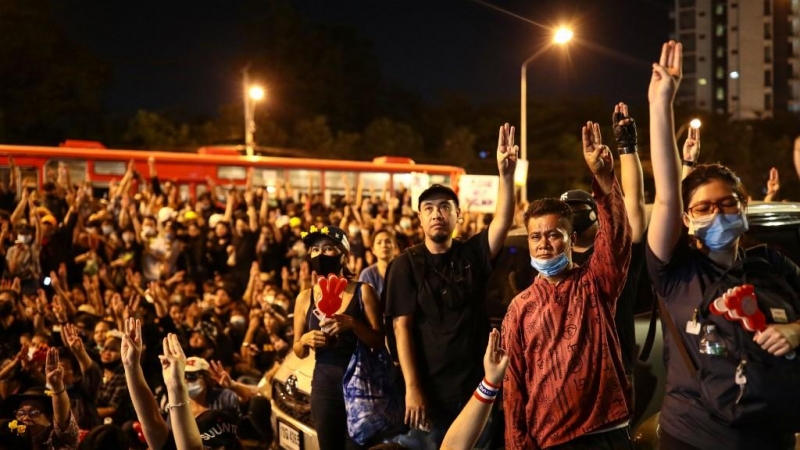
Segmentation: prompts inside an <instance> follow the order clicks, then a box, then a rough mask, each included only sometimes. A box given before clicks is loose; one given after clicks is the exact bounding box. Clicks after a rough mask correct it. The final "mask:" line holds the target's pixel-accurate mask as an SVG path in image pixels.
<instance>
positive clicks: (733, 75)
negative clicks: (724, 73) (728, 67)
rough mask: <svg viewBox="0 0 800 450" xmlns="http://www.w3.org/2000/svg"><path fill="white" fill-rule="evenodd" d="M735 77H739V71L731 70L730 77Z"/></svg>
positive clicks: (733, 78)
mask: <svg viewBox="0 0 800 450" xmlns="http://www.w3.org/2000/svg"><path fill="white" fill-rule="evenodd" d="M737 78H739V72H737V71H735V70H734V71H733V72H731V79H732V80H735V79H737Z"/></svg>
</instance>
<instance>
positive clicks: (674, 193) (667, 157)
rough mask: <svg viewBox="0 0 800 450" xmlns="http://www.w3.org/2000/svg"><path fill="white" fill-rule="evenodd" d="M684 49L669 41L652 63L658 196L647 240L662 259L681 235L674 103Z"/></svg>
mask: <svg viewBox="0 0 800 450" xmlns="http://www.w3.org/2000/svg"><path fill="white" fill-rule="evenodd" d="M682 57H683V48H682V46H681V44H680V43H677V44H676V43H675V42H674V41H670V42H668V43H666V44H664V46H663V47H662V49H661V58H660V60H659V62H658V63H656V64H653V76H652V78H651V79H650V88H649V90H648V94H647V97H648V100H649V101H650V158H651V159H652V161H653V178H654V180H655V188H656V198H655V202H653V213H652V216H651V220H650V223H651V225H650V229H649V231H648V234H647V243H648V245H649V246H650V248H651V249H652V251H653V254H654V255H655V256H656V257H657V258H658V259H659V260H661V261H662V262H667V261H669V260H670V259H672V254H673V252H674V251H675V246H676V245H677V243H678V240H679V239H680V235H681V227H682V223H681V214H682V212H683V200H682V199H681V186H680V170H679V164H680V162H679V161H678V146H677V144H676V143H675V123H674V118H673V111H672V102H673V101H674V99H675V93H676V92H677V90H678V85H679V84H680V81H681V67H682V61H681V59H682Z"/></svg>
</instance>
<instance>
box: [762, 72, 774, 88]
mask: <svg viewBox="0 0 800 450" xmlns="http://www.w3.org/2000/svg"><path fill="white" fill-rule="evenodd" d="M764 86H765V87H770V86H772V71H771V70H765V71H764Z"/></svg>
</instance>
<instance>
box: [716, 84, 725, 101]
mask: <svg viewBox="0 0 800 450" xmlns="http://www.w3.org/2000/svg"><path fill="white" fill-rule="evenodd" d="M716 98H717V100H719V101H724V100H725V88H723V87H718V88H717V95H716Z"/></svg>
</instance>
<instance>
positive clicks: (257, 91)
mask: <svg viewBox="0 0 800 450" xmlns="http://www.w3.org/2000/svg"><path fill="white" fill-rule="evenodd" d="M248 94H249V95H250V98H252V99H253V100H261V99H262V98H264V89H262V88H261V86H253V87H251V88H250V91H249V92H248Z"/></svg>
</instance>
